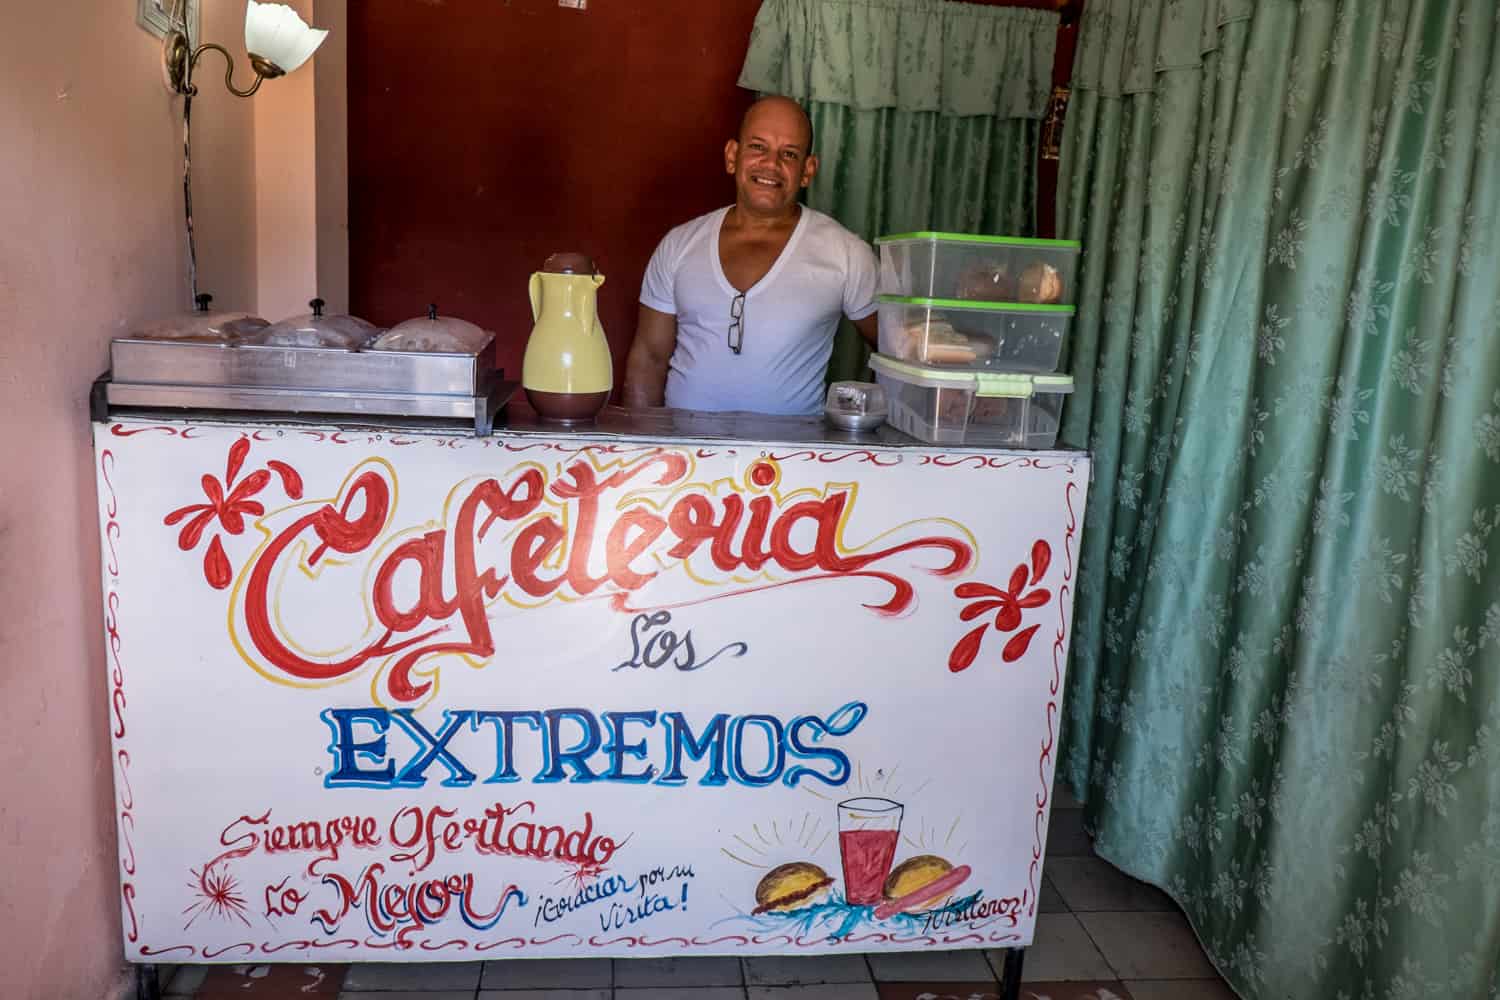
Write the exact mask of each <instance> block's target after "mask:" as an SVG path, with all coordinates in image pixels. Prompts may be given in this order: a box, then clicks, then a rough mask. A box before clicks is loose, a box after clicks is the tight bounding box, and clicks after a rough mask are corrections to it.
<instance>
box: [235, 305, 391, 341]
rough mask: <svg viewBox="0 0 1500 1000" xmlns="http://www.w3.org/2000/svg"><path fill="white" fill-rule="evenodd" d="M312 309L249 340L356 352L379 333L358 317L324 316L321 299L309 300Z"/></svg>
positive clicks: (373, 326) (378, 329) (270, 327)
mask: <svg viewBox="0 0 1500 1000" xmlns="http://www.w3.org/2000/svg"><path fill="white" fill-rule="evenodd" d="M308 305H309V306H311V307H312V312H310V313H307V314H305V315H302V316H293V317H292V318H291V319H284V320H282V321H281V322H280V323H276V324H273V325H272V326H268V327H266V328H265V329H264V330H262V331H260V332H259V333H258V334H256V335H255V336H254V337H252V338H251V339H250V343H252V344H256V345H263V346H266V347H315V348H322V349H324V350H334V351H357V350H359V349H360V348H361V347H364V346H365V345H366V344H368V343H369V342H370V341H372V340H374V339H375V338H376V337H377V336H379V334H380V328H379V327H377V326H376V325H375V324H374V323H369V322H366V321H365V320H362V319H360V318H359V317H358V316H325V315H323V305H324V303H323V300H322V299H313V300H312V301H311V302H309V303H308Z"/></svg>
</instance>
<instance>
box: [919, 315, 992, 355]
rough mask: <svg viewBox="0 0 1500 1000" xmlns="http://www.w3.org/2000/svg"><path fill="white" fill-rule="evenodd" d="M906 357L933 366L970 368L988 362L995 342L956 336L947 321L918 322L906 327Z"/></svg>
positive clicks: (957, 333)
mask: <svg viewBox="0 0 1500 1000" xmlns="http://www.w3.org/2000/svg"><path fill="white" fill-rule="evenodd" d="M905 344H906V348H907V349H906V352H905V357H906V358H907V360H910V361H920V362H923V363H925V364H933V365H973V364H978V363H982V362H984V361H987V360H989V358H990V357H992V356H993V355H994V353H995V342H994V341H993V340H991V339H990V338H989V337H985V336H976V335H974V334H968V333H959V332H958V331H957V330H955V329H954V328H953V324H952V323H949V322H948V321H947V320H943V319H937V318H932V319H929V320H919V321H917V322H915V323H912V324H910V325H908V326H907V327H906V330H905Z"/></svg>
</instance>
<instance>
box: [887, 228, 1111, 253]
mask: <svg viewBox="0 0 1500 1000" xmlns="http://www.w3.org/2000/svg"><path fill="white" fill-rule="evenodd" d="M902 240H930V241H932V242H934V243H987V244H989V245H991V246H1006V247H1048V248H1050V249H1053V250H1082V249H1083V244H1082V243H1080V242H1078V241H1077V240H1038V239H1032V238H1030V237H1026V236H977V235H973V234H969V233H929V232H923V233H898V234H897V235H895V236H881V237H879V238H878V239H876V240H875V243H876V244H877V245H879V244H882V243H897V242H900V241H902Z"/></svg>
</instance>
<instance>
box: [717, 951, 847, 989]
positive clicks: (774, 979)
mask: <svg viewBox="0 0 1500 1000" xmlns="http://www.w3.org/2000/svg"><path fill="white" fill-rule="evenodd" d="M869 981H870V969H869V966H867V965H865V957H864V956H863V955H808V956H805V957H804V956H795V955H760V956H757V957H755V958H747V959H745V982H746V983H748V984H749V985H751V986H788V985H798V984H806V983H868V982H869Z"/></svg>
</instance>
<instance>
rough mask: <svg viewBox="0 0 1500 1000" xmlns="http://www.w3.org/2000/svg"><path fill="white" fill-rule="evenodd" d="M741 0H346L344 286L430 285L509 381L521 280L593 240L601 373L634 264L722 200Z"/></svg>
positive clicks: (384, 289) (409, 302) (751, 2)
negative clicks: (493, 339) (485, 344)
mask: <svg viewBox="0 0 1500 1000" xmlns="http://www.w3.org/2000/svg"><path fill="white" fill-rule="evenodd" d="M759 8H760V0H589V7H588V10H586V11H577V10H572V9H569V8H563V7H559V6H558V4H557V0H423V2H415V0H360V2H359V3H351V4H350V5H349V242H350V300H351V310H352V311H353V312H354V313H355V314H356V315H361V316H365V317H367V318H368V319H370V320H372V321H374V322H376V323H379V324H382V325H389V324H392V323H396V322H399V321H401V320H403V319H407V318H410V317H412V316H415V315H417V314H418V313H420V312H422V311H423V309H425V307H426V304H427V303H428V302H429V301H432V302H436V303H437V304H438V307H439V309H440V310H441V311H442V312H445V313H451V314H453V315H457V316H462V317H464V318H466V319H470V320H472V321H474V322H476V323H479V324H481V325H483V326H486V327H488V328H490V329H493V330H494V331H495V332H496V336H497V341H498V347H497V361H498V363H499V364H501V365H503V366H504V367H505V369H506V371H507V372H508V373H511V377H516V378H518V377H519V375H520V370H521V357H522V353H523V351H524V349H525V345H526V338H527V336H528V335H529V334H530V332H531V307H530V304H529V301H528V299H527V293H526V284H527V278H528V277H529V276H530V275H531V273H532V272H533V271H535V270H537V269H538V268H540V266H541V264H542V262H543V261H544V260H545V259H546V258H547V256H548V255H549V254H550V253H552V252H553V251H556V250H581V251H584V252H586V253H589V254H591V255H593V256H594V258H595V259H596V260H597V261H598V264H599V269H600V271H601V272H602V273H603V274H604V275H606V277H607V279H608V280H607V283H606V284H605V286H604V287H603V288H602V289H601V290H600V293H599V294H600V317H601V319H602V321H603V323H604V328H605V330H606V332H607V333H608V335H609V340H610V346H611V349H612V350H613V352H614V360H615V369H616V380H615V384H616V387H617V388H618V386H619V384H620V376H621V374H622V373H623V367H624V363H625V353H626V350H627V349H628V347H629V343H630V339H631V337H632V336H633V334H634V332H635V317H636V310H637V304H636V303H637V296H638V295H639V294H640V287H641V276H642V273H643V272H644V270H645V266H646V261H647V260H648V259H649V257H650V255H651V251H652V250H654V249H655V248H656V244H657V242H658V241H659V240H660V239H661V237H662V236H663V235H665V233H666V231H667V230H668V229H670V228H671V227H672V226H674V225H676V224H678V223H680V222H685V221H686V220H688V219H689V218H691V217H693V216H694V215H697V214H700V213H702V212H706V211H708V210H709V209H712V208H716V207H718V206H720V205H726V204H729V202H730V201H732V200H733V197H734V189H733V184H732V181H731V179H730V178H729V177H728V175H726V174H725V173H724V169H723V161H722V156H721V150H722V148H723V145H724V141H725V140H726V139H728V138H730V137H731V136H732V135H733V134H734V131H735V129H736V127H737V126H738V123H739V118H740V115H741V114H742V113H743V111H744V108H745V106H746V104H747V103H748V101H749V99H750V95H749V94H747V93H746V92H744V91H741V90H739V89H738V88H737V87H736V86H735V81H736V79H738V77H739V72H740V67H741V64H742V63H743V61H744V55H745V47H746V45H747V43H748V41H749V37H750V28H751V25H752V24H753V23H754V20H755V12H756V11H757V10H758V9H759Z"/></svg>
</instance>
